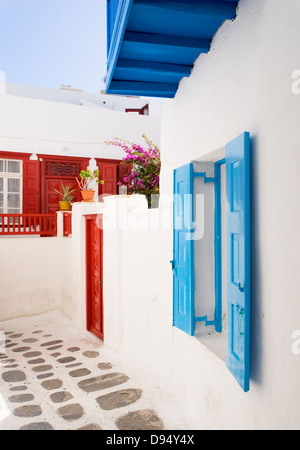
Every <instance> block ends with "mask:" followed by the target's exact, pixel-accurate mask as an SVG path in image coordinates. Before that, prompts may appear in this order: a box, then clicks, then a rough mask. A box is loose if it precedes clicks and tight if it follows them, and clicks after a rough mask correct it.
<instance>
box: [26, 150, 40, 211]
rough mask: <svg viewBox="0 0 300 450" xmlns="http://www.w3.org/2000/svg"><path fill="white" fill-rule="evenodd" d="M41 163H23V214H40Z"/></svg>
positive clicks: (27, 161)
mask: <svg viewBox="0 0 300 450" xmlns="http://www.w3.org/2000/svg"><path fill="white" fill-rule="evenodd" d="M39 186H40V171H39V161H31V160H26V159H25V160H24V161H23V214H39V213H40V194H39Z"/></svg>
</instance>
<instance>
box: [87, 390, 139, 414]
mask: <svg viewBox="0 0 300 450" xmlns="http://www.w3.org/2000/svg"><path fill="white" fill-rule="evenodd" d="M142 392H143V391H142V390H141V389H124V390H122V391H116V392H111V393H110V394H106V395H102V396H101V397H98V398H96V402H97V403H98V405H99V406H100V407H101V408H102V409H105V410H111V409H116V408H122V407H123V406H128V405H130V404H131V403H134V402H136V401H137V400H138V399H139V398H141V396H142Z"/></svg>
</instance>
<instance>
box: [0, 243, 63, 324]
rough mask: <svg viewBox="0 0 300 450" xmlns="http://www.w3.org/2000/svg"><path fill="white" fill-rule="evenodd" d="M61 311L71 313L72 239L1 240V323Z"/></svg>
mask: <svg viewBox="0 0 300 450" xmlns="http://www.w3.org/2000/svg"><path fill="white" fill-rule="evenodd" d="M55 309H60V310H61V311H62V312H63V313H64V314H65V315H66V316H67V317H71V314H72V239H71V238H63V237H61V235H59V236H58V237H47V238H40V237H39V236H37V237H35V236H33V237H32V236H31V237H30V236H26V237H22V236H12V237H10V238H8V237H2V236H1V237H0V322H1V321H4V320H9V319H13V318H16V317H23V316H30V315H36V314H42V313H45V312H49V311H53V310H55Z"/></svg>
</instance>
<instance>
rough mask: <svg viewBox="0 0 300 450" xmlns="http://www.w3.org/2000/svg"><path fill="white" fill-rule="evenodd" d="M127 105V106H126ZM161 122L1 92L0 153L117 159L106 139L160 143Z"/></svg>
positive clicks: (118, 151)
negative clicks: (145, 139)
mask: <svg viewBox="0 0 300 450" xmlns="http://www.w3.org/2000/svg"><path fill="white" fill-rule="evenodd" d="M129 103H130V102H129ZM160 124H161V119H160V117H157V116H141V115H137V114H129V113H125V112H122V111H117V110H111V109H107V108H104V107H101V106H99V107H95V106H94V105H92V106H91V105H90V104H89V103H87V104H85V105H83V106H81V105H78V104H77V105H76V104H68V103H62V102H56V101H50V100H42V99H34V98H26V97H22V96H15V95H9V94H6V95H5V94H3V95H1V96H0V150H1V151H14V152H28V153H38V154H50V155H60V156H86V157H90V158H93V157H95V158H107V159H122V158H123V157H124V156H125V153H124V151H123V150H121V149H119V148H118V147H114V146H111V145H107V144H105V143H104V141H105V140H109V139H114V138H121V139H125V140H128V141H130V142H136V143H139V144H141V145H143V144H145V141H144V140H143V138H142V134H146V135H147V136H148V137H149V139H151V140H152V141H153V142H155V143H157V145H160Z"/></svg>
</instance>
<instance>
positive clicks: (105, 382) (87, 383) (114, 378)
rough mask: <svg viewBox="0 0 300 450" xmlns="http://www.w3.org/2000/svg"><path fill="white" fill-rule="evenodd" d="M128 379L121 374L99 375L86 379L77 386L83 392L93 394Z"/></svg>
mask: <svg viewBox="0 0 300 450" xmlns="http://www.w3.org/2000/svg"><path fill="white" fill-rule="evenodd" d="M128 380H129V378H128V377H127V375H124V374H123V373H118V372H114V373H110V374H107V375H100V376H98V377H93V378H87V379H86V380H82V381H80V382H79V383H78V386H79V387H80V388H81V389H82V390H84V391H85V392H95V391H100V390H102V389H107V388H110V387H113V386H117V385H118V384H122V383H125V382H126V381H128Z"/></svg>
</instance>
